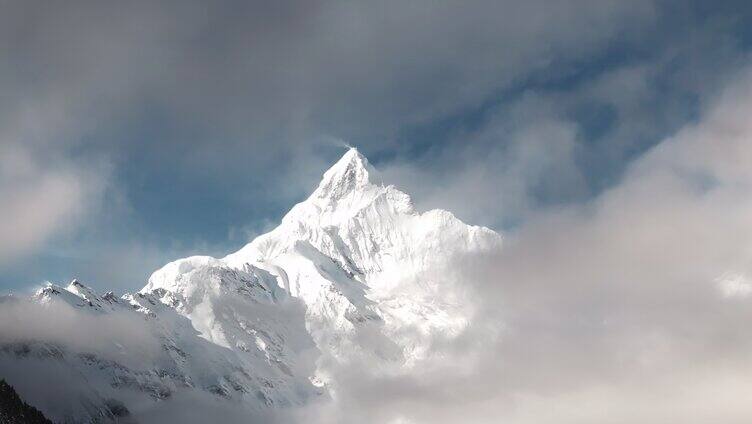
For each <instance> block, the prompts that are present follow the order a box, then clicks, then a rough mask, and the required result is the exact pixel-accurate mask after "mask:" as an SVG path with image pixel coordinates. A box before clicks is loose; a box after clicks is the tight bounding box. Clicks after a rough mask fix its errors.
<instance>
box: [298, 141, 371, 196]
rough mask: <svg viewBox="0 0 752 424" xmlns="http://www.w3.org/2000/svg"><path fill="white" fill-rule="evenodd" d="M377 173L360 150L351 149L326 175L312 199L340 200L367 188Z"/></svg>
mask: <svg viewBox="0 0 752 424" xmlns="http://www.w3.org/2000/svg"><path fill="white" fill-rule="evenodd" d="M376 173H377V171H376V170H375V169H374V168H373V167H372V166H371V164H370V163H368V159H366V157H365V156H363V155H362V154H361V153H360V152H359V151H358V149H356V148H354V147H353V148H350V150H348V151H347V153H345V154H344V155H343V156H342V158H340V160H339V161H337V163H336V164H334V166H332V167H331V168H329V170H328V171H326V172H325V173H324V177H323V179H322V180H321V183H319V186H318V188H317V189H316V191H314V192H313V194H312V195H311V197H312V198H319V199H333V200H336V199H339V198H342V197H343V196H345V195H347V194H348V193H350V192H352V191H354V190H358V189H362V188H364V187H367V186H368V185H370V184H371V183H372V181H371V178H372V177H373V176H375V175H376Z"/></svg>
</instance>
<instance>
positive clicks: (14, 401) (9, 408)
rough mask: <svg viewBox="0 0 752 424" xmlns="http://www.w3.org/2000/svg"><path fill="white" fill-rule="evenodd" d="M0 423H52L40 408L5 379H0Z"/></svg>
mask: <svg viewBox="0 0 752 424" xmlns="http://www.w3.org/2000/svg"><path fill="white" fill-rule="evenodd" d="M0 424H52V422H51V421H50V420H48V419H47V418H45V417H44V414H42V413H41V412H39V410H38V409H36V408H34V407H33V406H30V405H29V404H27V403H26V402H24V401H23V400H21V398H20V397H18V393H16V391H15V390H13V387H11V386H10V385H9V384H8V383H6V382H5V380H0Z"/></svg>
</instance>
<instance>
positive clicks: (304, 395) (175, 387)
mask: <svg viewBox="0 0 752 424" xmlns="http://www.w3.org/2000/svg"><path fill="white" fill-rule="evenodd" d="M500 242H501V238H500V236H499V235H498V234H497V233H495V232H493V231H491V230H489V229H487V228H484V227H477V226H470V225H466V224H464V223H462V222H461V221H459V220H458V219H457V218H455V217H454V216H453V215H452V214H451V213H449V212H447V211H443V210H432V211H427V212H423V213H420V212H418V211H417V210H415V208H414V206H413V204H412V202H411V200H410V197H409V196H408V195H407V194H405V193H403V192H401V191H399V190H398V189H396V188H395V187H394V186H391V185H389V186H384V185H383V184H382V183H381V179H380V178H379V176H378V173H377V171H376V170H374V169H373V167H371V166H370V165H369V163H368V161H367V159H366V158H365V157H363V156H362V155H361V154H360V153H359V152H358V151H357V150H355V149H351V150H349V151H348V152H347V153H346V154H345V155H344V156H343V157H342V158H341V159H340V160H339V161H338V162H337V163H336V164H335V165H334V166H333V167H332V168H331V169H329V170H328V171H327V172H326V173H325V174H324V176H323V179H322V181H321V183H320V184H319V186H318V188H316V190H315V191H314V192H313V193H312V194H311V195H310V197H308V199H306V200H305V201H303V202H301V203H299V204H297V205H295V206H294V207H293V208H292V210H290V212H289V213H288V214H287V215H286V216H285V217H284V218H283V219H282V222H281V224H280V225H279V226H278V227H277V228H275V229H274V230H272V231H270V232H269V233H267V234H264V235H262V236H259V237H258V238H256V239H255V240H253V241H251V242H250V243H249V244H247V245H246V246H245V247H243V248H242V249H240V250H239V251H237V252H235V253H232V254H230V255H228V256H226V257H224V258H213V257H208V256H194V257H189V258H184V259H179V260H177V261H174V262H171V263H169V264H167V265H165V266H164V267H163V268H161V269H159V270H158V271H156V272H154V274H153V275H152V276H151V277H150V278H149V281H148V284H147V285H146V286H145V287H144V288H143V289H142V290H140V291H139V292H138V293H135V294H126V295H124V296H122V297H120V298H118V297H116V296H114V295H113V294H112V293H107V294H105V295H101V296H100V295H99V294H97V293H95V292H94V291H93V290H91V289H89V288H87V287H86V286H84V285H82V284H81V283H79V282H78V281H75V280H74V281H73V282H72V283H70V284H69V285H68V286H67V287H59V286H56V285H52V284H50V285H47V286H46V287H44V288H42V289H40V290H39V291H38V292H37V293H36V295H35V296H33V298H32V299H30V300H25V299H15V298H9V299H6V300H5V301H4V302H3V303H2V304H0V305H1V306H0V312H2V310H5V312H6V313H5V314H4V317H3V318H6V319H13V317H14V316H20V315H21V314H14V313H13V312H14V311H19V310H23V309H28V308H31V309H34V308H36V309H38V310H39V311H40V312H39V315H40V320H42V322H41V323H40V324H39V327H40V328H38V329H37V330H38V331H36V332H35V334H33V335H32V334H5V333H9V332H11V333H12V331H9V329H12V325H11V324H12V323H11V324H7V325H5V326H4V327H3V328H2V330H3V331H2V334H0V341H2V346H1V347H0V353H1V354H0V373H2V375H3V376H7V377H6V379H7V380H8V381H9V382H10V383H11V384H12V385H13V386H14V387H16V389H17V390H18V392H19V393H20V394H21V395H22V396H28V399H26V400H27V401H28V402H29V403H31V404H33V405H35V406H37V407H38V408H39V409H41V410H42V411H43V412H44V413H45V415H47V416H49V417H51V418H53V419H56V420H58V421H71V422H86V421H97V420H99V421H107V420H121V421H122V420H123V419H124V417H128V418H127V419H132V420H136V421H149V420H150V419H153V418H154V417H156V416H158V415H154V411H158V410H159V409H160V408H161V407H163V406H164V405H169V404H170V403H177V402H181V401H185V399H194V400H195V399H199V398H200V399H202V401H206V402H219V403H218V405H220V406H219V407H221V405H222V402H226V403H228V404H232V405H235V406H240V407H242V408H244V409H245V410H248V411H255V412H259V411H264V410H265V409H269V408H272V409H273V408H285V407H289V406H294V405H303V404H306V403H308V402H312V401H314V400H317V399H319V400H329V399H334V401H336V397H337V381H336V376H335V375H333V374H332V373H331V372H330V371H331V367H332V366H336V365H337V364H341V363H347V362H352V361H360V360H365V361H368V362H367V363H368V364H369V366H372V367H373V368H374V369H377V370H383V371H384V372H387V371H388V372H408V371H409V369H410V368H411V367H414V366H416V364H420V363H421V361H423V360H425V359H427V358H428V357H429V356H430V352H431V349H430V348H431V344H432V343H435V341H436V340H444V339H451V338H452V337H455V336H457V335H459V334H461V332H462V331H463V329H464V328H465V327H466V326H467V325H468V322H469V320H470V319H471V316H470V311H469V310H468V309H467V308H466V307H465V306H466V305H465V304H464V303H463V294H462V293H463V290H462V287H461V285H458V284H457V281H456V278H453V277H452V275H451V269H450V267H451V261H452V260H453V258H455V257H457V255H463V254H472V253H473V252H482V251H485V250H488V249H491V248H494V247H497V246H499V244H500ZM14 308H15V309H14ZM46 320H52V321H46ZM57 321H59V323H58V324H59V325H67V326H72V327H73V328H74V329H79V328H80V331H81V332H82V334H81V337H80V340H64V339H63V340H61V339H60V338H59V337H55V334H56V331H55V325H56V322H57ZM30 376H31V377H30ZM40 384H42V385H45V386H46V387H49V389H44V390H40V389H39V387H37V386H39V385H40ZM207 399H208V400H207Z"/></svg>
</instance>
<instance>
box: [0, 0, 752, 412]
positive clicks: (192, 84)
mask: <svg viewBox="0 0 752 424" xmlns="http://www.w3.org/2000/svg"><path fill="white" fill-rule="evenodd" d="M750 19H752V5H750V4H749V3H748V2H743V1H738V2H737V1H715V2H707V1H691V0H684V1H670V0H669V1H651V0H632V1H629V2H626V1H616V0H561V1H556V2H549V1H542V0H540V1H539V0H528V1H525V2H521V1H487V2H486V1H457V2H453V1H446V2H436V1H413V2H390V1H384V2H359V1H351V2H339V1H332V2H327V1H306V2H296V1H280V2H274V3H273V4H269V3H267V2H253V1H245V2H230V1H215V2H210V3H209V2H198V1H191V0H187V1H174V2H172V1H156V2H155V1H145V2H140V1H134V2H103V1H96V2H94V1H93V2H84V1H75V0H74V1H68V2H53V3H42V2H36V1H33V0H32V1H3V0H0V99H1V100H0V200H2V207H1V208H0V291H3V292H20V293H23V292H27V291H29V290H32V289H33V288H34V287H38V286H39V285H40V284H41V283H42V282H43V281H46V280H51V281H54V282H59V283H63V282H66V281H68V280H70V279H72V278H74V277H76V278H78V279H80V280H81V281H83V282H85V283H86V284H87V285H89V286H92V287H94V288H96V289H98V290H100V291H105V290H114V291H115V292H116V293H124V292H126V291H133V290H138V289H140V288H141V287H143V286H144V285H145V283H146V280H147V279H148V276H149V275H150V274H151V272H153V271H154V270H155V269H157V268H159V267H160V266H161V265H163V264H165V263H166V262H168V261H170V260H174V259H177V258H180V257H184V256H188V255H192V254H210V255H215V256H224V255H225V254H227V253H229V252H232V251H235V250H237V249H238V248H240V247H241V246H243V245H244V244H245V243H246V242H247V241H249V240H251V239H252V238H253V237H254V236H255V235H258V234H261V233H263V232H265V231H267V230H269V229H271V228H273V227H274V226H275V225H276V223H277V222H279V220H280V218H281V217H282V216H283V215H284V214H285V212H287V211H288V210H289V209H290V208H291V206H292V205H293V204H295V203H296V202H298V201H300V200H302V199H304V198H305V197H306V196H307V195H308V193H310V192H311V191H312V190H313V188H315V187H316V185H317V184H318V182H319V179H320V177H321V174H322V173H323V172H324V171H325V170H326V169H327V168H328V167H329V166H331V164H333V163H334V162H335V161H336V160H337V159H338V158H339V157H340V156H341V155H342V154H343V153H344V152H345V148H346V146H348V145H351V146H356V147H357V148H358V149H359V151H360V152H362V153H363V154H364V155H365V156H367V157H368V158H369V160H370V162H371V163H372V164H373V165H374V166H375V167H376V168H378V169H379V170H380V172H381V174H382V175H383V178H384V179H385V180H386V182H388V183H393V184H395V185H396V186H397V187H399V188H400V189H402V190H403V191H405V192H407V193H410V194H411V196H412V198H413V200H414V202H415V204H416V206H417V208H418V209H420V210H428V209H431V208H442V209H447V210H449V211H452V212H453V213H455V214H456V215H457V216H458V217H459V218H461V219H462V220H464V221H465V222H467V223H470V224H479V225H485V226H488V227H490V228H492V229H494V230H497V231H499V232H500V233H501V234H502V235H503V238H504V242H503V246H502V248H501V250H500V251H492V252H489V253H488V254H487V255H479V256H473V257H459V258H457V259H456V263H451V264H447V269H446V270H443V271H445V272H446V273H447V274H446V275H444V277H445V278H446V279H447V280H451V281H455V282H457V283H458V284H460V287H459V288H458V290H459V289H462V291H463V293H464V294H465V295H466V296H468V298H469V299H470V301H469V302H468V305H470V306H469V308H471V310H470V311H468V313H469V314H470V315H471V316H472V318H473V319H472V320H471V322H472V323H473V325H471V326H469V328H468V330H467V332H466V333H463V334H462V335H461V337H458V338H457V339H456V340H454V341H453V342H452V343H449V344H443V345H442V344H441V343H437V344H436V346H435V349H436V351H435V352H432V353H434V354H435V357H436V358H437V359H436V361H437V362H435V363H434V362H431V361H428V362H427V363H426V364H425V365H424V366H422V367H421V368H418V369H415V370H413V372H411V373H409V374H405V375H396V376H389V375H386V376H385V375H377V374H376V373H372V370H371V369H370V367H369V366H368V365H369V364H367V363H365V364H364V363H358V362H357V361H355V362H354V363H348V364H342V366H341V368H338V369H335V370H333V372H335V373H336V377H337V378H338V381H340V383H341V387H340V388H341V397H340V399H339V400H338V402H337V404H336V405H328V406H327V405H323V406H321V405H318V406H313V407H311V409H304V410H302V411H293V412H291V413H292V414H293V415H294V416H292V417H285V418H289V421H291V422H300V421H305V422H313V423H318V422H321V423H329V422H373V423H381V422H387V421H388V420H392V419H394V418H398V420H397V421H394V422H404V423H408V422H431V423H444V422H446V423H454V422H478V423H486V422H488V423H495V422H500V421H504V422H510V423H519V424H527V423H531V424H532V423H534V424H541V423H555V424H567V423H572V424H575V423H576V424H582V423H593V424H595V423H598V424H601V423H604V422H607V423H614V424H621V423H624V424H627V423H629V424H631V423H635V422H640V423H656V424H657V423H665V422H682V423H695V424H707V423H716V422H723V423H740V424H741V423H747V422H749V421H750V420H749V417H750V416H752V410H750V405H752V399H750V395H749V394H750V393H752V383H750V382H752V378H750V376H751V375H752V366H750V361H749V358H750V357H752V356H751V355H752V339H751V338H750V335H749V324H748V323H749V322H750V319H752V307H751V306H752V304H751V303H750V302H752V141H751V140H752V121H750V119H749V117H750V116H752V63H751V62H750V51H751V49H752V30H751V29H750V28H752V26H750V25H749V22H751V21H750ZM25 313H26V314H28V315H29V316H28V318H29V319H28V321H29V322H30V323H32V324H34V323H38V320H39V317H35V316H34V313H33V312H29V311H26V312H25ZM19 314H21V313H20V312H19ZM63 318H65V317H63ZM61 319H62V318H61ZM19 321H20V322H24V321H25V320H19ZM1 323H2V321H1V320H0V324H1ZM43 324H44V322H42V325H37V324H34V325H31V324H30V327H29V329H25V330H24V331H27V330H28V331H30V332H31V331H32V330H33V331H38V332H41V334H45V331H47V330H46V326H45V325H43ZM98 324H99V323H98ZM102 325H104V324H102ZM113 326H115V328H116V329H120V330H121V331H125V332H126V333H128V332H129V331H130V330H129V329H130V328H131V327H130V326H129V324H128V323H119V322H118V323H114V324H113ZM95 327H97V326H95ZM5 331H6V332H8V331H10V329H9V328H6V329H5ZM14 331H21V330H18V329H15V330H14ZM78 335H79V336H80V332H79V333H78ZM136 335H137V334H136ZM78 339H79V338H76V337H74V338H73V340H74V341H75V342H77V343H83V344H86V343H88V341H87V340H88V339H86V340H78ZM188 401H192V400H191V399H189V400H188ZM295 414H298V415H295ZM301 417H302V418H301ZM400 417H404V420H403V421H399V418H400ZM280 422H287V421H285V420H283V419H281V420H280Z"/></svg>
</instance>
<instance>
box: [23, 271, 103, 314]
mask: <svg viewBox="0 0 752 424" xmlns="http://www.w3.org/2000/svg"><path fill="white" fill-rule="evenodd" d="M112 297H113V299H104V298H102V297H100V296H99V295H98V294H97V292H95V291H94V290H93V289H91V288H90V287H87V286H85V285H83V284H81V283H80V282H79V281H78V280H77V279H73V280H72V281H71V282H70V284H68V285H67V286H66V287H62V286H58V285H56V284H53V283H49V282H48V283H46V284H45V285H44V286H43V287H42V288H40V289H39V290H37V292H36V293H35V294H34V296H33V297H32V299H34V300H35V301H37V302H39V303H41V304H49V303H51V302H63V303H67V304H68V305H70V306H73V307H75V308H85V309H87V310H91V311H101V310H102V308H103V307H104V306H106V305H109V304H112V303H116V302H117V300H116V299H114V295H113V296H112Z"/></svg>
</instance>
